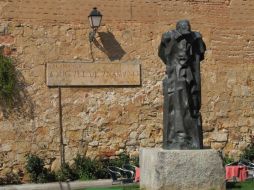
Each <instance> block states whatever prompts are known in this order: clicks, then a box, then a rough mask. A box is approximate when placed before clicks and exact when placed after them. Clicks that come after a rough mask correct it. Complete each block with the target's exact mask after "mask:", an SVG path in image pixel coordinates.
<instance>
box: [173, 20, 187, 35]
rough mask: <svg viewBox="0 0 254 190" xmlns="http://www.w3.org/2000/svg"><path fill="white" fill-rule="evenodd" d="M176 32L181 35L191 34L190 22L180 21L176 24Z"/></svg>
mask: <svg viewBox="0 0 254 190" xmlns="http://www.w3.org/2000/svg"><path fill="white" fill-rule="evenodd" d="M176 30H177V31H178V32H179V33H180V34H182V35H185V34H189V33H190V32H191V26H190V22H189V21H188V20H180V21H178V22H177V24H176Z"/></svg>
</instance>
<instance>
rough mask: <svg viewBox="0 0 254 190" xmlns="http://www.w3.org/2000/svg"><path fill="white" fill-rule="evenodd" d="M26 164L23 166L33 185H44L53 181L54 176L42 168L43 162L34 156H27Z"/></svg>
mask: <svg viewBox="0 0 254 190" xmlns="http://www.w3.org/2000/svg"><path fill="white" fill-rule="evenodd" d="M26 159H27V164H26V166H25V168H26V170H27V172H28V173H29V175H30V178H31V181H32V182H34V183H46V182H52V181H55V180H56V179H55V174H54V173H52V172H50V171H49V170H48V169H46V168H44V166H45V165H44V161H43V160H42V159H41V158H39V157H38V156H36V155H28V156H27V158H26Z"/></svg>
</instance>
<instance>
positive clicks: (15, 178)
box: [0, 172, 21, 185]
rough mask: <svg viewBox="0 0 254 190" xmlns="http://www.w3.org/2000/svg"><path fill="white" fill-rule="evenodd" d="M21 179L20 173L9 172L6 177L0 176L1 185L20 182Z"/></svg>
mask: <svg viewBox="0 0 254 190" xmlns="http://www.w3.org/2000/svg"><path fill="white" fill-rule="evenodd" d="M20 183H21V180H20V177H19V175H18V174H15V173H13V172H10V173H7V174H6V175H5V177H0V185H10V184H20Z"/></svg>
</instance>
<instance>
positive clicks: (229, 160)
mask: <svg viewBox="0 0 254 190" xmlns="http://www.w3.org/2000/svg"><path fill="white" fill-rule="evenodd" d="M232 162H234V159H233V158H230V157H229V156H225V157H223V163H224V165H227V164H230V163H232Z"/></svg>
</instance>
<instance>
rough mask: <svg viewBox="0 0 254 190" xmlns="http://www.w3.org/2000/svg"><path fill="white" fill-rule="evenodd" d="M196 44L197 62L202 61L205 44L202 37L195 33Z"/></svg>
mask: <svg viewBox="0 0 254 190" xmlns="http://www.w3.org/2000/svg"><path fill="white" fill-rule="evenodd" d="M195 38H196V44H197V52H196V53H197V54H198V55H199V56H198V57H199V61H202V60H204V54H205V51H206V45H205V42H204V41H203V39H202V35H201V34H200V33H199V32H195Z"/></svg>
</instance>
